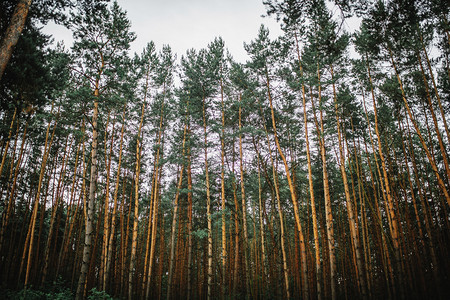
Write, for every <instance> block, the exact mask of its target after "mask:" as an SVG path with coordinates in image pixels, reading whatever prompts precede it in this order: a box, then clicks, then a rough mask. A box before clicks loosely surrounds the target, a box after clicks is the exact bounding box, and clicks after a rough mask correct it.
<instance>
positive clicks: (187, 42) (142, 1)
mask: <svg viewBox="0 0 450 300" xmlns="http://www.w3.org/2000/svg"><path fill="white" fill-rule="evenodd" d="M118 3H119V5H120V6H121V7H122V8H123V9H125V10H126V11H127V16H128V19H129V20H131V24H132V25H131V29H132V31H134V32H135V33H136V35H137V38H136V40H135V41H134V43H133V44H132V46H131V50H132V52H137V53H141V52H142V49H143V48H144V46H145V45H146V44H147V42H149V41H154V42H155V44H156V47H157V48H158V49H161V48H162V45H163V44H168V45H170V46H171V47H172V50H173V52H175V53H177V56H178V58H180V57H181V55H184V54H185V53H186V50H188V49H190V48H195V49H200V48H204V47H206V46H207V45H208V43H209V42H211V41H212V40H213V39H214V38H215V37H217V36H221V37H222V38H223V40H224V41H225V46H226V47H227V48H228V50H229V51H230V53H231V54H232V56H233V57H234V58H235V60H237V61H239V62H245V60H246V59H247V54H246V52H245V50H244V47H243V43H244V42H247V43H248V42H250V41H251V40H253V39H255V38H256V35H257V33H258V30H259V27H260V25H261V24H265V25H266V26H267V27H268V28H269V30H270V32H271V37H272V38H275V37H277V36H278V35H280V34H281V30H280V29H279V25H278V24H277V23H276V22H275V20H273V19H272V18H268V17H266V18H262V17H261V15H263V14H265V8H264V5H263V4H262V0H118ZM44 31H45V32H46V33H49V34H52V35H53V36H54V38H55V40H56V41H60V40H64V43H65V45H66V46H68V47H69V46H71V43H72V38H71V33H70V32H69V31H68V30H67V29H65V28H64V27H62V26H57V25H54V24H49V25H47V26H46V27H45V29H44Z"/></svg>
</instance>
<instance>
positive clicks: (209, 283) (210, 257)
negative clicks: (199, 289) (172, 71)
mask: <svg viewBox="0 0 450 300" xmlns="http://www.w3.org/2000/svg"><path fill="white" fill-rule="evenodd" d="M205 102H206V99H205V97H203V131H204V144H205V150H204V151H205V175H206V182H205V184H206V217H207V221H208V276H207V286H208V292H207V299H208V300H209V299H211V293H212V277H213V268H212V261H213V253H212V250H213V249H212V248H213V241H212V219H211V196H210V185H209V171H208V134H207V130H206V103H205Z"/></svg>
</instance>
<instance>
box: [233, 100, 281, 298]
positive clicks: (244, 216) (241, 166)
mask: <svg viewBox="0 0 450 300" xmlns="http://www.w3.org/2000/svg"><path fill="white" fill-rule="evenodd" d="M239 98H240V99H239V113H238V114H239V170H240V177H241V200H242V201H241V205H242V225H243V228H244V240H243V245H242V247H243V248H244V267H245V270H244V276H245V284H246V287H247V292H246V297H249V295H248V294H249V293H250V296H251V291H252V290H251V288H252V286H251V279H250V277H251V274H250V269H249V263H248V247H249V245H248V230H247V203H246V199H245V183H244V164H243V156H244V155H243V152H242V96H241V95H240V96H239ZM288 298H289V297H288Z"/></svg>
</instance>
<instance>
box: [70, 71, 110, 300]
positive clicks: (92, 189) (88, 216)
mask: <svg viewBox="0 0 450 300" xmlns="http://www.w3.org/2000/svg"><path fill="white" fill-rule="evenodd" d="M102 65H103V63H102ZM99 76H100V74H99ZM99 96H100V94H99V82H98V81H97V83H96V87H95V91H94V111H93V115H92V122H91V123H92V146H91V174H90V183H89V197H88V199H87V203H86V204H85V206H84V207H85V223H86V229H85V237H84V247H83V258H82V262H81V270H80V277H79V279H78V286H77V293H76V296H75V298H76V300H81V299H83V298H84V295H85V292H86V277H87V273H88V270H89V262H90V259H91V246H92V233H93V230H94V228H93V221H94V202H95V198H96V195H95V194H96V185H97V163H98V162H97V150H98V98H99ZM86 206H87V207H86Z"/></svg>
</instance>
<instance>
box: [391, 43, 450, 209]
mask: <svg viewBox="0 0 450 300" xmlns="http://www.w3.org/2000/svg"><path fill="white" fill-rule="evenodd" d="M388 50H389V57H390V59H391V63H392V67H393V68H394V71H395V74H396V77H397V81H398V84H399V87H400V91H401V93H402V99H403V103H404V104H405V108H406V111H407V112H408V115H409V118H410V119H411V122H412V123H413V126H414V128H415V130H416V133H417V135H418V137H419V140H420V143H421V145H422V147H423V149H424V151H425V154H426V156H427V158H428V161H429V163H430V165H431V168H432V169H433V171H434V174H435V175H436V179H437V182H438V185H439V187H440V188H441V191H442V193H443V194H444V197H445V199H446V201H447V204H448V205H450V194H449V192H448V190H447V187H446V186H445V183H444V181H443V180H442V178H441V175H440V174H439V171H438V168H437V166H436V162H435V160H434V159H433V157H432V155H431V153H430V150H429V149H428V147H427V145H426V143H425V140H424V138H423V136H422V134H421V132H420V129H419V126H418V125H417V122H416V121H415V118H414V117H413V115H412V112H411V108H410V107H409V104H408V101H407V99H406V94H405V91H404V89H403V83H402V80H401V79H400V74H399V73H398V70H397V66H396V64H395V62H394V56H393V54H392V50H391V49H390V48H388ZM443 155H445V153H443Z"/></svg>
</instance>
